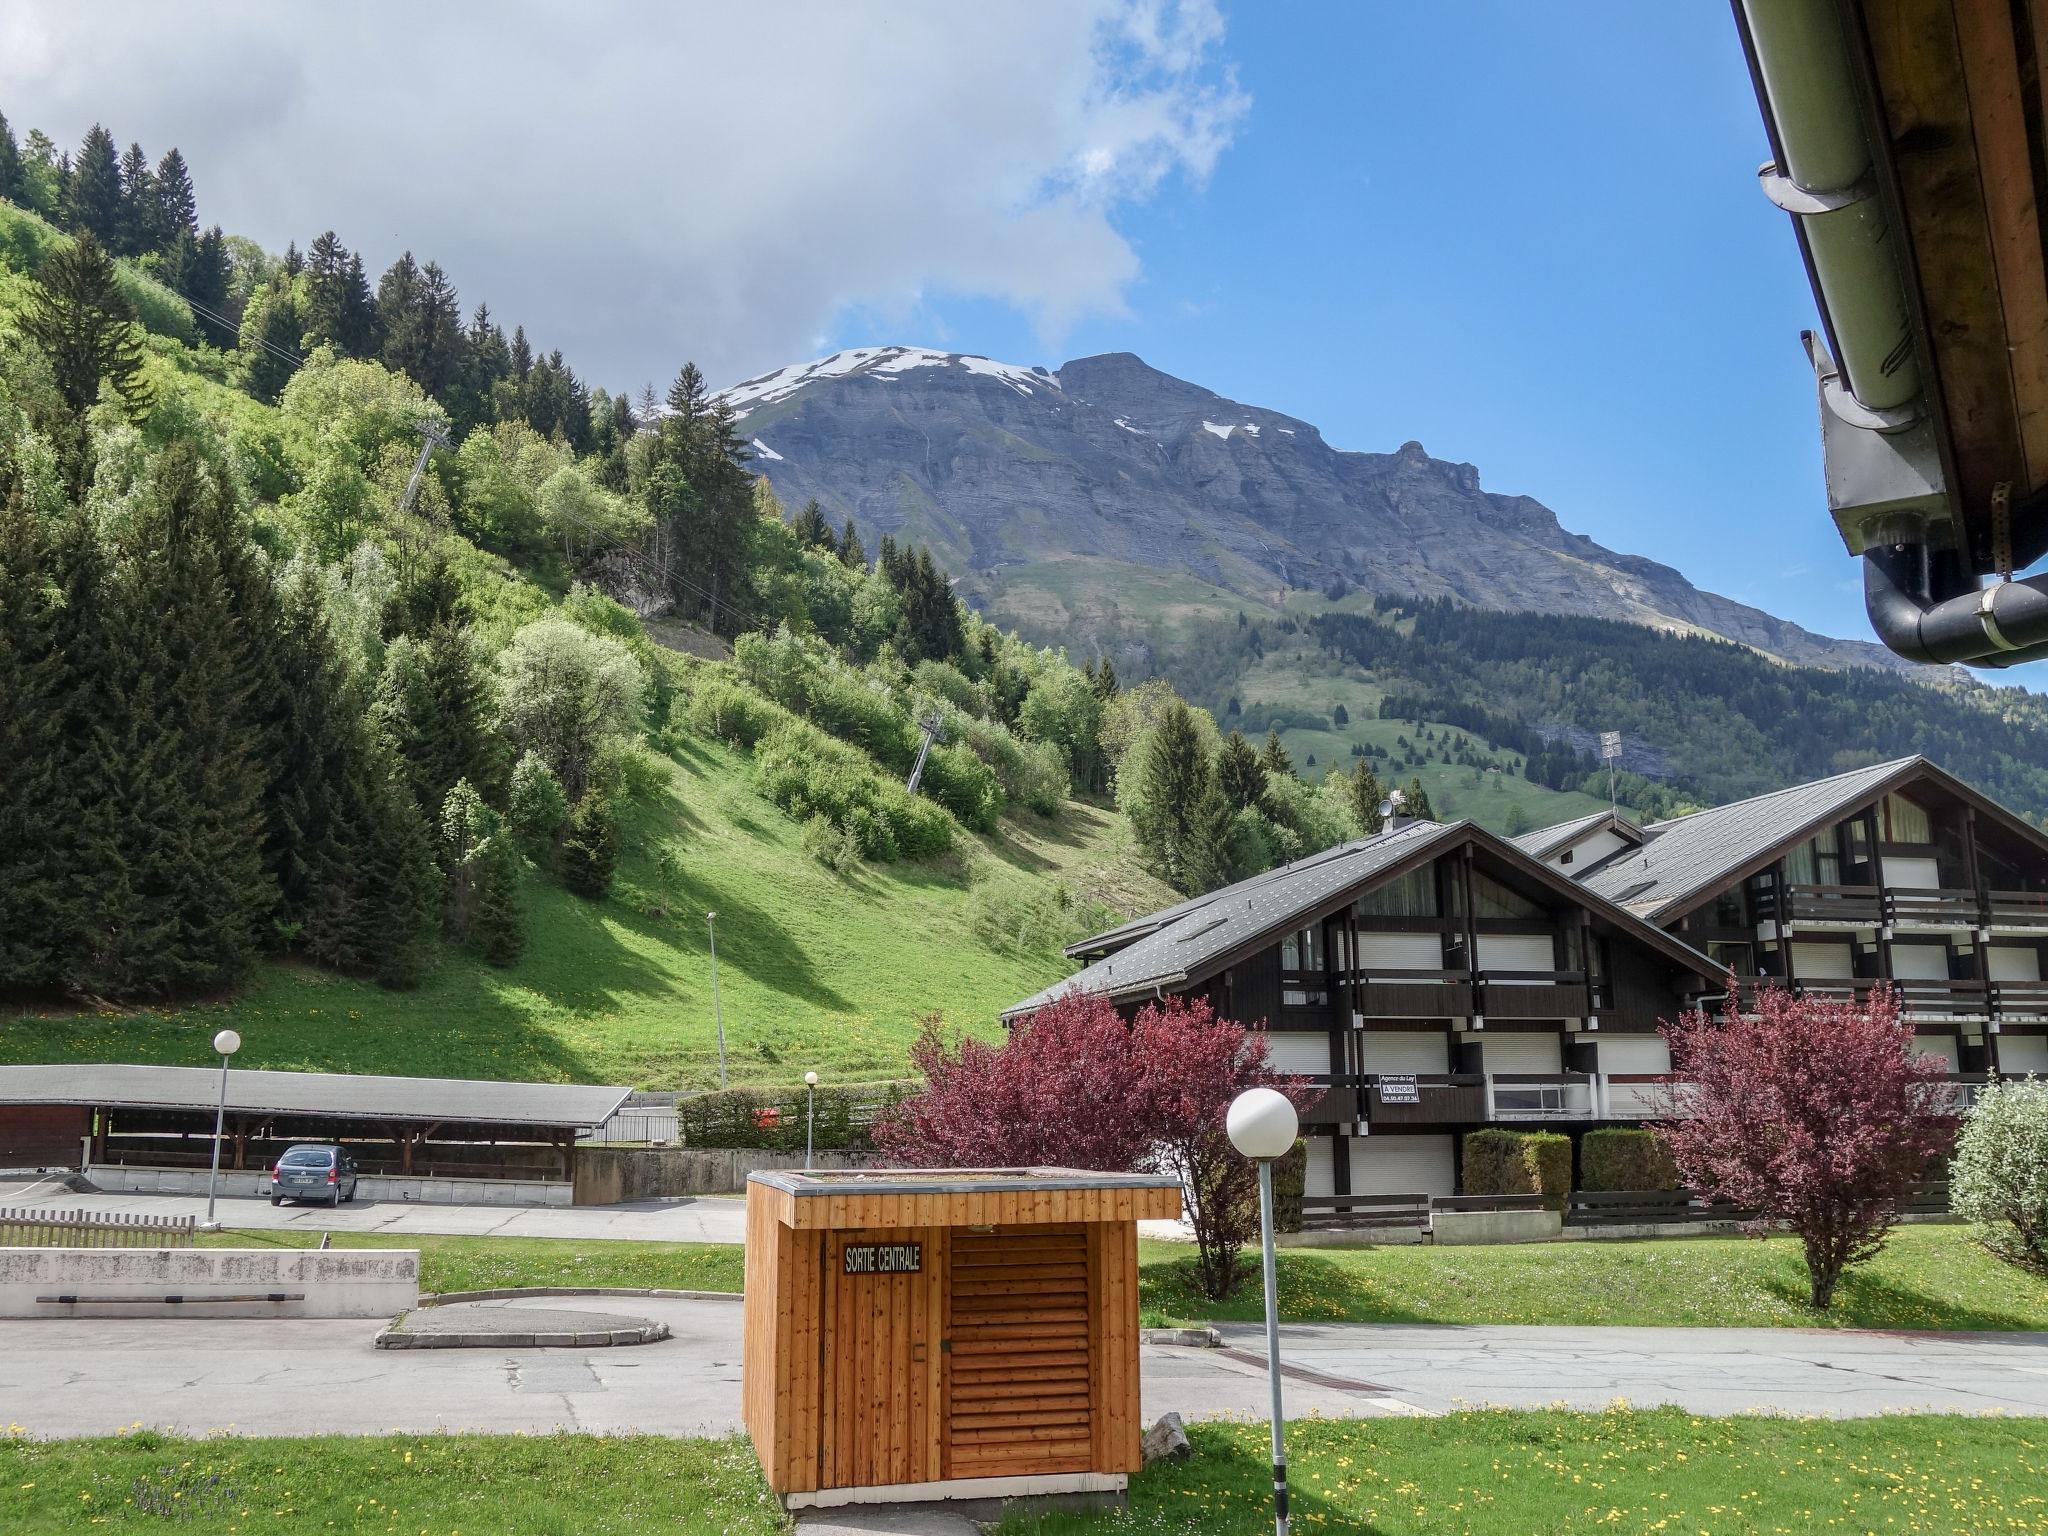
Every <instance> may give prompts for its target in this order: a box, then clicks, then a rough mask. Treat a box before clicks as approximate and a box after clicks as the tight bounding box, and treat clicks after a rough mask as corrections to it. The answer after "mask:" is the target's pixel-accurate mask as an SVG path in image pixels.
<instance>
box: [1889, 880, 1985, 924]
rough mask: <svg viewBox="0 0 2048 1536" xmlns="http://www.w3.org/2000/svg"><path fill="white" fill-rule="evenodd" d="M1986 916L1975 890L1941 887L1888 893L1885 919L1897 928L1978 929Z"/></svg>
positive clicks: (1890, 890) (1892, 890)
mask: <svg viewBox="0 0 2048 1536" xmlns="http://www.w3.org/2000/svg"><path fill="white" fill-rule="evenodd" d="M1982 916H1983V913H1982V905H1981V903H1979V901H1978V900H1977V893H1976V892H1975V891H1966V890H1961V889H1955V888H1950V887H1941V888H1939V889H1934V888H1930V889H1921V890H1895V889H1887V890H1886V891H1885V893H1884V920H1885V921H1886V922H1888V923H1891V924H1893V925H1894V926H1895V927H1902V928H1974V927H1976V926H1977V924H1978V923H1979V921H1981V920H1982Z"/></svg>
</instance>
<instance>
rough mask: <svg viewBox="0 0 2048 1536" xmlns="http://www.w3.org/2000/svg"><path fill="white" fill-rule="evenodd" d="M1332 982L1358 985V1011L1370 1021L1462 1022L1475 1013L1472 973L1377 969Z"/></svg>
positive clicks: (1376, 967)
mask: <svg viewBox="0 0 2048 1536" xmlns="http://www.w3.org/2000/svg"><path fill="white" fill-rule="evenodd" d="M1333 981H1335V982H1338V983H1344V984H1355V985H1356V986H1357V989H1358V1011H1359V1012H1360V1013H1363V1014H1364V1015H1365V1016H1366V1017H1367V1018H1374V1019H1462V1018H1465V1017H1467V1016H1469V1015H1470V1014H1471V1012H1472V973H1471V972H1470V971H1458V970H1439V971H1426V970H1401V969H1392V968H1389V967H1386V966H1375V967H1372V968H1370V969H1365V970H1358V971H1352V972H1347V973H1344V974H1343V975H1341V976H1339V977H1336V978H1333ZM1340 991H1341V987H1340Z"/></svg>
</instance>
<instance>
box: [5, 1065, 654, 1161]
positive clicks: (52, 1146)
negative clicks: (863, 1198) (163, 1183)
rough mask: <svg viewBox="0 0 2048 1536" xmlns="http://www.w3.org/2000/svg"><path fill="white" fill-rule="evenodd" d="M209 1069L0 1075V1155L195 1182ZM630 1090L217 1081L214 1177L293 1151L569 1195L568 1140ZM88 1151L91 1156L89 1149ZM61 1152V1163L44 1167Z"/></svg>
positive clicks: (208, 1128) (271, 1076) (207, 1117)
mask: <svg viewBox="0 0 2048 1536" xmlns="http://www.w3.org/2000/svg"><path fill="white" fill-rule="evenodd" d="M220 1088H221V1079H220V1072H219V1069H217V1068H214V1067H154V1066H132V1065H122V1064H115V1063H90V1064H76V1065H59V1066H28V1067H0V1149H9V1148H13V1147H15V1146H17V1145H19V1146H20V1147H21V1148H23V1149H24V1152H23V1153H17V1154H16V1155H17V1157H20V1156H24V1155H26V1149H30V1148H33V1149H35V1150H37V1151H39V1152H40V1153H41V1154H42V1155H41V1156H39V1157H34V1158H33V1159H32V1160H33V1161H36V1162H41V1163H48V1164H56V1163H58V1162H68V1161H69V1160H70V1159H72V1158H75V1157H76V1156H77V1155H78V1154H79V1153H80V1152H81V1151H85V1152H87V1153H88V1156H89V1160H90V1161H91V1162H93V1163H99V1164H113V1165H117V1166H118V1165H126V1166H148V1167H158V1168H164V1167H169V1168H186V1167H190V1168H200V1167H204V1166H206V1163H207V1161H208V1159H209V1157H210V1156H211V1153H212V1144H213V1122H214V1113H215V1107H216V1105H217V1103H218V1102H219V1097H220ZM629 1091H630V1090H628V1089H626V1088H621V1087H605V1086H595V1085H584V1084H574V1083H502V1082H491V1081H482V1080H475V1079H468V1078H449V1077H363V1076H353V1075H350V1074H346V1073H329V1072H266V1071H253V1070H251V1071H245V1070H241V1069H239V1068H238V1069H235V1070H231V1071H230V1072H229V1073H228V1084H227V1112H226V1139H225V1141H224V1143H223V1145H222V1148H221V1163H222V1166H223V1167H225V1168H234V1169H243V1168H261V1167H265V1166H268V1164H269V1163H270V1161H271V1160H272V1159H274V1158H275V1157H276V1156H277V1155H278V1153H280V1152H282V1151H283V1150H284V1148H286V1147H288V1146H290V1145H291V1144H292V1143H294V1142H302V1141H312V1142H337V1143H341V1144H343V1145H346V1146H347V1147H348V1149H349V1151H350V1152H351V1153H353V1154H354V1156H355V1157H356V1160H357V1161H358V1162H359V1163H360V1164H361V1165H362V1168H363V1171H364V1172H366V1173H372V1174H380V1175H397V1176H401V1177H407V1176H414V1175H417V1176H422V1177H434V1178H488V1179H508V1178H513V1179H530V1180H546V1181H550V1182H555V1181H560V1182H567V1181H568V1180H569V1179H570V1176H571V1170H572V1160H573V1157H574V1154H575V1147H576V1138H577V1137H578V1135H580V1134H582V1133H583V1132H586V1131H590V1130H594V1129H596V1128H597V1127H598V1126H601V1125H603V1124H604V1123H605V1122H606V1121H607V1120H609V1119H610V1118H611V1117H612V1115H613V1114H614V1113H615V1112H616V1111H617V1109H618V1107H619V1105H620V1104H621V1103H622V1102H624V1100H625V1098H626V1096H627V1094H628V1092H629ZM88 1142H89V1143H90V1145H89V1147H88V1145H87V1143H88ZM53 1152H61V1153H62V1154H63V1156H61V1157H60V1156H52V1155H50V1154H51V1153H53Z"/></svg>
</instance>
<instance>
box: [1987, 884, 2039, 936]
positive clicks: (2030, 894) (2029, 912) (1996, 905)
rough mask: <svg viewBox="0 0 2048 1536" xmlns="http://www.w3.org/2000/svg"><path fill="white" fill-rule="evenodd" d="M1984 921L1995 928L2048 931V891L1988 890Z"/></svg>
mask: <svg viewBox="0 0 2048 1536" xmlns="http://www.w3.org/2000/svg"><path fill="white" fill-rule="evenodd" d="M1984 921H1985V922H1986V923H1987V924H1989V925H1990V926H1991V927H1993V928H2016V929H2019V930H2021V931H2023V932H2044V933H2048V891H1987V892H1985V902H1984Z"/></svg>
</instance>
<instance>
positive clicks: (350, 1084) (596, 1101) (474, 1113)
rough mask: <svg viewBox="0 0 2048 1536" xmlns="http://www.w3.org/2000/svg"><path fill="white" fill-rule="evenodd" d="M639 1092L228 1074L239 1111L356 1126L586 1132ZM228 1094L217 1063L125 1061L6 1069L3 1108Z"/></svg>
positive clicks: (197, 1099)
mask: <svg viewBox="0 0 2048 1536" xmlns="http://www.w3.org/2000/svg"><path fill="white" fill-rule="evenodd" d="M631 1091H632V1090H631V1089H627V1088H606V1087H595V1086H586V1085H583V1084H578V1083H498V1082H487V1081H477V1080H472V1079H469V1078H454V1077H354V1076H349V1075H346V1074H343V1073H330V1072H263V1071H256V1070H247V1071H245V1070H243V1069H241V1068H234V1069H232V1070H230V1071H229V1073H228V1108H229V1109H232V1110H237V1111H240V1112H243V1113H247V1114H263V1113H274V1114H297V1115H319V1116H323V1117H328V1118H333V1119H348V1120H355V1119H368V1120H377V1119H383V1120H446V1121H460V1122H463V1123H465V1124H472V1125H547V1126H561V1127H569V1126H574V1127H576V1128H578V1129H584V1128H588V1127H593V1126H599V1125H602V1124H604V1122H605V1121H607V1120H609V1119H610V1118H611V1117H612V1114H613V1112H614V1111H616V1110H617V1109H618V1107H619V1105H620V1104H621V1103H622V1102H624V1100H625V1097H626V1095H627V1094H628V1093H630V1092H631ZM219 1097H220V1070H219V1068H217V1067H142V1066H128V1065H124V1064H120V1063H86V1064H72V1065H61V1066H37V1067H0V1104H86V1105H130V1106H137V1107H144V1108H151V1109H205V1110H210V1109H212V1108H213V1107H214V1105H215V1103H216V1102H217V1101H218V1099H219Z"/></svg>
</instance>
